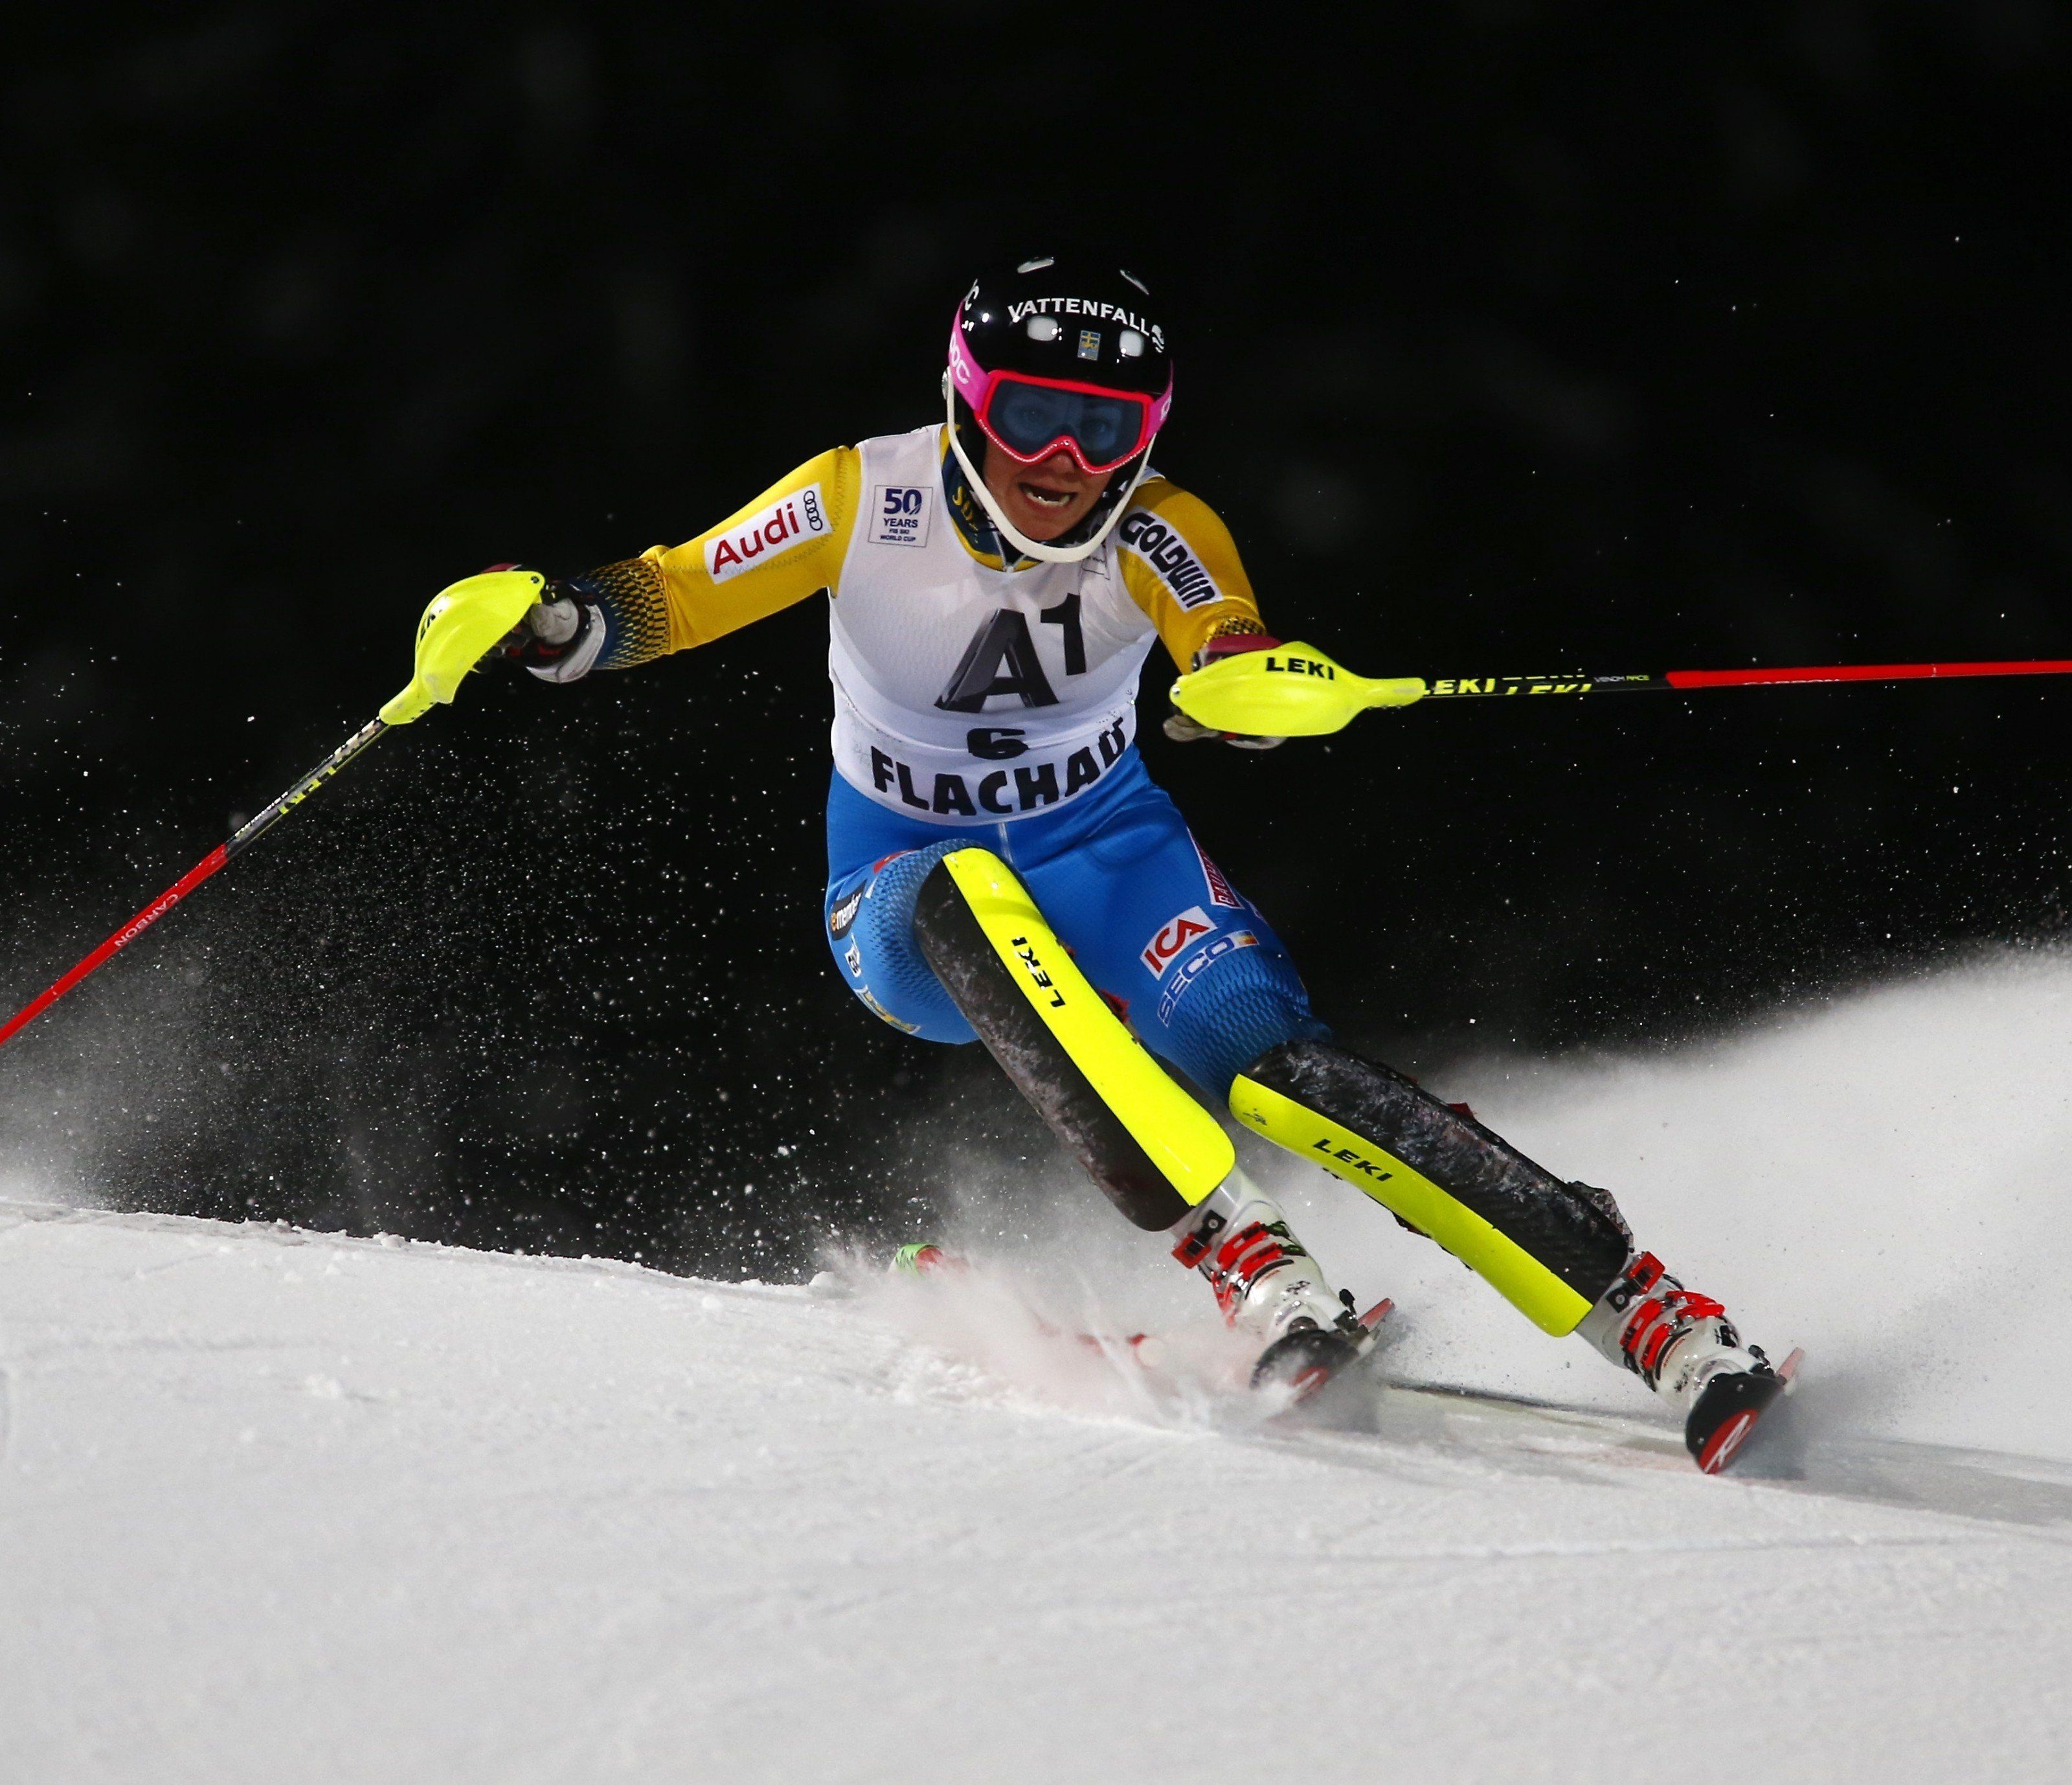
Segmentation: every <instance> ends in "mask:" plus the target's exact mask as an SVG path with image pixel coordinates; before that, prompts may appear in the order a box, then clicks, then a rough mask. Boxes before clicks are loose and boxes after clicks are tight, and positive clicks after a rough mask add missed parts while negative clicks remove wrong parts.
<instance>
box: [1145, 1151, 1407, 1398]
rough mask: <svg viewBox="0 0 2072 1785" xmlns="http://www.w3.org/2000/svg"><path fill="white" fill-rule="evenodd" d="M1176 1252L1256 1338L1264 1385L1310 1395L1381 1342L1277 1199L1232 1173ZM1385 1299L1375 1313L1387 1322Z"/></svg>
mask: <svg viewBox="0 0 2072 1785" xmlns="http://www.w3.org/2000/svg"><path fill="white" fill-rule="evenodd" d="M1173 1233H1174V1239H1175V1240H1176V1241H1177V1242H1178V1243H1177V1244H1175V1245H1174V1248H1173V1256H1174V1257H1175V1258H1177V1259H1178V1260H1179V1261H1180V1262H1181V1263H1182V1264H1183V1265H1187V1266H1188V1267H1189V1268H1190V1269H1194V1270H1198V1271H1199V1272H1200V1273H1202V1276H1203V1277H1207V1279H1208V1282H1209V1286H1210V1287H1211V1289H1214V1290H1215V1292H1216V1305H1217V1306H1219V1307H1220V1308H1221V1309H1222V1310H1223V1318H1224V1319H1225V1320H1226V1321H1227V1322H1229V1324H1230V1325H1231V1326H1234V1327H1235V1328H1236V1329H1237V1330H1238V1331H1240V1332H1242V1333H1244V1335H1246V1336H1247V1337H1248V1338H1251V1339H1256V1340H1257V1341H1258V1343H1259V1344H1260V1354H1259V1361H1258V1362H1257V1363H1255V1364H1254V1365H1253V1366H1252V1386H1253V1387H1254V1388H1261V1387H1265V1386H1268V1385H1269V1384H1285V1385H1286V1386H1288V1387H1289V1388H1292V1389H1293V1391H1294V1397H1295V1398H1296V1399H1297V1400H1301V1399H1303V1398H1305V1396H1309V1395H1311V1394H1313V1393H1314V1392H1316V1391H1317V1390H1318V1388H1322V1386H1323V1384H1325V1383H1326V1382H1327V1381H1329V1380H1330V1378H1331V1377H1332V1376H1335V1375H1336V1374H1337V1373H1338V1372H1339V1371H1340V1370H1342V1368H1345V1366H1346V1364H1348V1363H1351V1362H1352V1361H1353V1360H1354V1359H1356V1358H1358V1357H1359V1356H1360V1355H1362V1354H1363V1352H1364V1351H1367V1348H1368V1347H1369V1346H1370V1345H1371V1344H1372V1343H1373V1329H1372V1325H1371V1324H1369V1323H1366V1322H1362V1321H1360V1320H1359V1319H1358V1318H1355V1315H1354V1313H1353V1302H1352V1298H1351V1297H1350V1296H1338V1295H1334V1294H1332V1291H1331V1285H1330V1284H1329V1283H1328V1282H1327V1281H1325V1277H1324V1273H1323V1272H1322V1270H1321V1269H1318V1265H1317V1261H1316V1260H1315V1259H1313V1257H1311V1256H1309V1252H1308V1251H1307V1250H1306V1249H1305V1248H1304V1246H1303V1244H1302V1243H1301V1241H1300V1240H1297V1238H1296V1237H1295V1234H1294V1230H1293V1228H1290V1227H1289V1224H1288V1217H1287V1216H1286V1215H1284V1214H1282V1213H1281V1208H1280V1205H1279V1204H1277V1203H1275V1202H1274V1200H1273V1199H1272V1198H1271V1197H1270V1196H1268V1195H1264V1193H1262V1192H1261V1191H1260V1190H1259V1189H1258V1187H1256V1186H1255V1185H1254V1184H1252V1182H1250V1181H1249V1180H1248V1178H1246V1177H1245V1176H1244V1174H1243V1173H1242V1172H1235V1171H1234V1172H1232V1173H1231V1175H1230V1176H1229V1177H1228V1178H1226V1179H1225V1180H1224V1181H1223V1182H1222V1183H1221V1184H1219V1185H1218V1186H1217V1187H1216V1188H1215V1191H1213V1192H1212V1193H1211V1195H1209V1196H1208V1197H1207V1199H1205V1200H1204V1201H1202V1203H1199V1204H1198V1206H1196V1207H1194V1208H1192V1209H1190V1210H1189V1211H1187V1214H1186V1217H1185V1218H1184V1219H1182V1220H1181V1221H1180V1222H1178V1224H1176V1225H1175V1226H1174V1229H1173ZM1386 1312H1387V1303H1383V1305H1382V1306H1381V1307H1380V1308H1379V1309H1377V1310H1375V1314H1374V1316H1373V1319H1374V1321H1375V1322H1379V1318H1381V1316H1382V1315H1383V1314H1385V1313H1386Z"/></svg>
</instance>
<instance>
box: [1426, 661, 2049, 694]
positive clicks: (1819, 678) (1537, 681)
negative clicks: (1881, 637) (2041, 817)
mask: <svg viewBox="0 0 2072 1785" xmlns="http://www.w3.org/2000/svg"><path fill="white" fill-rule="evenodd" d="M2066 675H2072V658H2061V657H2037V658H2032V659H2029V660H2025V661H2018V662H2008V663H1847V664H1831V665H1829V666H1827V667H1825V668H1814V669H1667V670H1663V671H1659V672H1655V673H1652V674H1648V675H1638V676H1588V675H1584V674H1582V673H1581V672H1572V673H1570V674H1568V675H1565V676H1448V677H1441V678H1439V679H1438V680H1437V681H1433V682H1432V683H1431V684H1430V685H1429V687H1428V688H1427V690H1426V692H1425V695H1424V698H1425V699H1427V700H1475V699H1482V698H1486V697H1490V696H1492V695H1507V694H1669V693H1690V692H1693V691H1695V690H1696V689H1704V688H1789V687H1793V686H1803V685H1809V684H1812V683H1816V682H1917V681H1959V680H1960V679H1962V678H1963V677H1971V676H2066Z"/></svg>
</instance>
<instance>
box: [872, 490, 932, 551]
mask: <svg viewBox="0 0 2072 1785" xmlns="http://www.w3.org/2000/svg"><path fill="white" fill-rule="evenodd" d="M870 543H871V544H872V545H927V543H928V492H927V491H926V490H924V489H916V488H915V487H914V486H913V485H912V484H911V483H881V484H879V485H878V487H877V488H876V489H874V490H873V491H871V492H870Z"/></svg>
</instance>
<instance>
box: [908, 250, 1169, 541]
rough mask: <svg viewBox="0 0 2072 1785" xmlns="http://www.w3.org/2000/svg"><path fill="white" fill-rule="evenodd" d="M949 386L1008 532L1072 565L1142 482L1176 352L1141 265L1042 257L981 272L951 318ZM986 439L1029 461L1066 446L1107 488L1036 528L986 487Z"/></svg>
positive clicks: (987, 495)
mask: <svg viewBox="0 0 2072 1785" xmlns="http://www.w3.org/2000/svg"><path fill="white" fill-rule="evenodd" d="M943 395H944V398H945V401H946V404H947V407H948V417H949V430H950V446H951V449H952V450H953V451H954V452H955V453H956V455H957V462H958V463H959V464H960V466H961V467H963V469H964V476H965V478H966V479H967V481H968V483H969V484H970V486H971V490H972V495H973V496H975V497H976V499H977V500H978V501H979V502H980V503H981V504H983V505H984V506H985V511H986V512H987V514H988V515H989V516H990V517H991V518H992V520H993V524H994V525H995V526H996V527H997V529H999V530H1000V533H1001V535H1002V537H1005V538H1006V539H1008V540H1009V541H1012V542H1013V545H1015V547H1016V548H1017V549H1018V550H1019V551H1021V552H1022V553H1024V554H1025V555H1026V556H1028V557H1035V558H1042V559H1046V560H1049V561H1052V562H1062V563H1071V562H1074V561H1076V560H1078V559H1080V558H1083V557H1086V556H1087V554H1088V553H1091V551H1092V550H1093V549H1095V548H1096V546H1098V545H1100V542H1101V541H1103V540H1104V538H1106V537H1108V531H1109V529H1111V528H1112V527H1113V526H1114V525H1115V524H1116V521H1117V520H1120V518H1121V516H1122V511H1123V509H1124V507H1125V506H1126V505H1127V504H1128V500H1129V497H1130V495H1131V493H1132V492H1133V491H1134V490H1135V489H1136V487H1137V484H1138V483H1141V481H1142V480H1143V478H1144V475H1145V471H1146V470H1147V469H1148V467H1149V463H1150V454H1151V443H1152V442H1153V439H1154V438H1156V437H1157V433H1158V430H1159V429H1160V428H1161V427H1162V426H1164V425H1165V417H1166V413H1167V411H1168V410H1169V409H1170V408H1171V406H1172V401H1173V359H1172V352H1171V348H1170V345H1169V343H1168V341H1167V339H1166V332H1165V325H1164V323H1163V322H1162V321H1161V319H1160V318H1159V317H1158V316H1157V314H1156V313H1155V312H1154V311H1153V307H1152V303H1151V293H1150V290H1149V287H1148V286H1145V282H1143V281H1142V280H1141V279H1140V278H1137V276H1136V274H1133V273H1129V272H1127V271H1124V269H1121V268H1120V267H1115V266H1110V265H1106V264H1105V263H1104V262H1101V261H1091V260H1083V259H1075V258H1072V257H1066V256H1062V255H1044V256H1040V257H1037V258H1035V259H1033V260H1026V261H1022V262H1021V263H1020V264H1019V265H1016V266H1015V267H1014V268H1013V269H1012V270H1007V271H1001V272H997V273H993V274H981V275H980V277H979V278H976V279H974V280H972V282H971V286H970V289H969V290H967V291H966V292H965V293H964V298H963V301H962V302H960V303H959V304H958V306H957V308H956V315H954V316H953V317H952V319H951V322H950V350H949V368H948V371H947V372H945V373H944V374H943ZM1046 435H1047V436H1048V437H1049V438H1047V440H1046V438H1045V437H1046ZM989 439H990V440H991V441H992V442H993V444H995V445H997V446H1001V448H1003V449H1004V450H1006V451H1007V452H1009V454H1012V455H1013V456H1014V457H1016V458H1018V459H1024V460H1025V461H1026V462H1028V463H1036V462H1037V461H1038V459H1041V458H1043V457H1046V456H1047V455H1048V454H1050V452H1052V451H1054V450H1058V449H1059V448H1060V447H1063V449H1065V450H1068V451H1070V452H1071V455H1072V457H1073V458H1074V459H1076V460H1077V461H1078V462H1079V464H1080V466H1081V467H1083V468H1084V469H1086V470H1087V471H1108V473H1109V474H1110V475H1109V478H1108V487H1107V488H1106V489H1104V491H1102V492H1101V494H1100V497H1099V498H1098V499H1097V500H1096V502H1095V504H1094V505H1093V508H1091V510H1090V511H1089V512H1088V513H1087V516H1085V518H1084V519H1083V520H1081V521H1080V523H1079V525H1078V526H1077V527H1075V528H1074V529H1072V531H1071V533H1070V534H1068V535H1067V536H1066V537H1064V538H1063V539H1059V540H1053V541H1049V542H1047V543H1045V542H1041V541H1036V540H1033V539H1030V538H1027V537H1025V536H1024V535H1023V534H1022V533H1021V532H1020V531H1018V530H1017V529H1016V528H1015V527H1014V526H1013V524H1011V523H1010V522H1009V520H1008V519H1007V517H1006V516H1005V515H1004V514H1002V513H1001V512H1000V508H999V507H998V505H997V504H996V503H995V502H994V501H993V496H992V493H991V492H990V491H989V490H988V489H987V488H986V487H985V477H984V475H982V473H981V471H980V465H981V464H982V463H983V462H984V459H985V448H986V444H987V442H988V441H989Z"/></svg>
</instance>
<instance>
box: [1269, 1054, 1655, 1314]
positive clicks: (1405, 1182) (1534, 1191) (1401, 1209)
mask: <svg viewBox="0 0 2072 1785" xmlns="http://www.w3.org/2000/svg"><path fill="white" fill-rule="evenodd" d="M1230 1101H1231V1111H1232V1113H1234V1114H1235V1116H1236V1117H1237V1119H1238V1120H1239V1121H1241V1122H1243V1123H1244V1125H1245V1126H1246V1127H1248V1128H1250V1129H1254V1130H1256V1132H1257V1133H1261V1134H1264V1136H1265V1137H1267V1139H1268V1140H1269V1141H1276V1142H1277V1143H1278V1144H1279V1145H1282V1146H1285V1147H1286V1148H1287V1149H1288V1150H1289V1151H1290V1152H1293V1153H1298V1154H1301V1156H1302V1157H1303V1158H1305V1159H1309V1160H1311V1161H1313V1162H1314V1163H1316V1164H1318V1165H1320V1166H1323V1168H1324V1169H1325V1170H1326V1171H1330V1172H1334V1173H1335V1174H1337V1175H1338V1176H1339V1177H1341V1178H1344V1179H1345V1180H1346V1182H1348V1183H1351V1184H1357V1185H1358V1186H1359V1187H1360V1188H1361V1189H1362V1190H1363V1191H1366V1192H1367V1195H1370V1196H1371V1197H1372V1198H1373V1199H1375V1201H1376V1202H1378V1203H1381V1204H1382V1205H1383V1207H1385V1208H1387V1209H1388V1210H1390V1211H1392V1213H1394V1214H1395V1215H1397V1216H1399V1217H1400V1219H1403V1220H1404V1221H1405V1222H1406V1223H1408V1224H1409V1225H1410V1226H1412V1227H1413V1228H1416V1229H1417V1230H1418V1231H1419V1232H1420V1233H1424V1234H1425V1235H1427V1236H1429V1237H1430V1238H1432V1239H1433V1240H1437V1242H1438V1243H1439V1244H1441V1246H1443V1247H1445V1249H1446V1250H1447V1251H1449V1252H1451V1253H1453V1256H1455V1257H1456V1258H1458V1259H1459V1260H1460V1261H1461V1262H1462V1263H1463V1264H1465V1265H1468V1266H1469V1267H1470V1269H1473V1270H1474V1271H1475V1272H1476V1273H1477V1274H1478V1275H1479V1276H1481V1277H1484V1278H1486V1279H1487V1281H1489V1282H1490V1284H1491V1285H1494V1288H1495V1289H1497V1291H1498V1294H1501V1295H1503V1298H1505V1299H1506V1300H1507V1301H1508V1302H1510V1303H1511V1305H1512V1306H1514V1307H1515V1308H1516V1309H1518V1310H1519V1312H1520V1313H1522V1314H1524V1315H1525V1317H1526V1318H1527V1319H1529V1320H1530V1321H1531V1322H1533V1324H1534V1325H1535V1326H1538V1327H1540V1329H1541V1330H1542V1331H1545V1332H1549V1333H1553V1334H1556V1335H1560V1334H1564V1333H1568V1332H1572V1331H1574V1330H1575V1328H1576V1326H1577V1324H1578V1323H1579V1322H1581V1319H1582V1318H1583V1317H1584V1315H1585V1314H1588V1313H1589V1311H1590V1308H1591V1306H1592V1305H1593V1303H1594V1302H1596V1301H1597V1298H1598V1297H1599V1296H1601V1295H1602V1294H1604V1292H1605V1289H1607V1288H1609V1286H1610V1285H1611V1284H1612V1283H1613V1282H1614V1280H1616V1279H1617V1277H1618V1274H1619V1273H1620V1272H1621V1271H1622V1270H1623V1269H1625V1268H1626V1259H1627V1256H1628V1255H1629V1254H1630V1252H1631V1250H1632V1244H1631V1237H1630V1235H1629V1234H1628V1233H1627V1232H1626V1224H1625V1223H1624V1222H1623V1221H1622V1220H1621V1219H1619V1215H1618V1209H1617V1207H1615V1206H1614V1204H1613V1203H1612V1200H1611V1199H1610V1198H1609V1196H1608V1195H1605V1193H1604V1192H1603V1191H1593V1190H1591V1189H1590V1188H1589V1187H1587V1186H1585V1185H1580V1184H1570V1183H1564V1182H1563V1181H1562V1180H1561V1179H1560V1178H1556V1177H1555V1176H1554V1175H1553V1174H1552V1173H1551V1172H1548V1171H1546V1170H1542V1169H1541V1168H1540V1166H1536V1165H1535V1164H1534V1163H1533V1162H1531V1160H1530V1159H1528V1158H1526V1157H1525V1155H1524V1154H1522V1153H1520V1152H1519V1151H1518V1150H1517V1149H1515V1147H1512V1146H1511V1145H1508V1144H1507V1142H1505V1141H1503V1140H1502V1139H1500V1138H1499V1137H1498V1136H1496V1135H1494V1134H1492V1133H1490V1131H1489V1130H1488V1129H1486V1128H1484V1127H1483V1126H1482V1124H1481V1123H1479V1122H1478V1121H1474V1119H1473V1118H1472V1117H1467V1116H1463V1115H1461V1113H1459V1112H1458V1111H1457V1110H1455V1109H1454V1108H1453V1107H1452V1106H1451V1105H1449V1104H1445V1103H1442V1102H1441V1101H1440V1100H1439V1099H1438V1098H1437V1097H1435V1096H1433V1095H1432V1094H1431V1093H1430V1092H1428V1091H1424V1090H1421V1089H1420V1088H1418V1087H1417V1086H1416V1085H1415V1084H1412V1083H1411V1081H1410V1080H1408V1079H1407V1078H1405V1077H1404V1076H1403V1075H1402V1074H1401V1073H1400V1072H1396V1071H1391V1070H1390V1069H1389V1068H1388V1067H1386V1066H1378V1065H1376V1064H1375V1063H1373V1062H1372V1061H1371V1060H1363V1059H1360V1058H1359V1055H1355V1054H1349V1053H1347V1052H1346V1051H1345V1050H1344V1049H1343V1048H1342V1047H1334V1046H1332V1045H1331V1044H1330V1043H1328V1042H1315V1041H1295V1042H1286V1043H1283V1044H1282V1045H1281V1046H1280V1047H1275V1048H1272V1049H1270V1050H1269V1051H1267V1052H1266V1053H1264V1054H1262V1055H1260V1057H1259V1058H1258V1059H1256V1060H1254V1061H1253V1062H1252V1064H1251V1065H1249V1066H1248V1067H1246V1068H1245V1069H1244V1071H1242V1072H1240V1073H1239V1075H1238V1076H1237V1080H1236V1082H1235V1084H1233V1085H1232V1086H1231V1094H1230Z"/></svg>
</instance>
